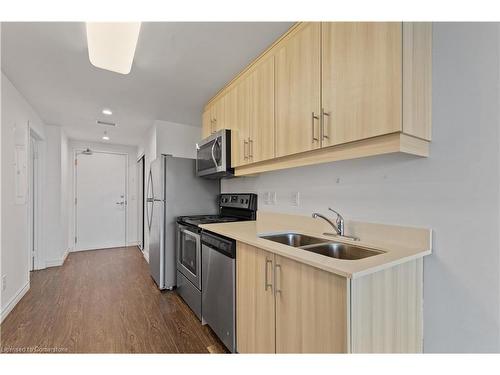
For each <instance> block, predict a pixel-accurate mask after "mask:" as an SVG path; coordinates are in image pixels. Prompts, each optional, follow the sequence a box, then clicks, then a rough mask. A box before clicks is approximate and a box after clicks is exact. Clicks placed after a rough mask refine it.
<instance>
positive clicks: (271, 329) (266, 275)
mask: <svg viewBox="0 0 500 375" xmlns="http://www.w3.org/2000/svg"><path fill="white" fill-rule="evenodd" d="M236 252H237V254H236V296H237V298H236V311H237V315H236V332H237V348H238V352H239V353H274V352H275V351H276V349H275V348H276V343H275V323H274V320H275V309H274V287H273V285H272V277H273V275H272V268H273V265H274V254H271V253H268V252H267V251H264V250H261V249H258V248H256V247H253V246H249V245H246V244H243V243H241V242H238V246H237V249H236Z"/></svg>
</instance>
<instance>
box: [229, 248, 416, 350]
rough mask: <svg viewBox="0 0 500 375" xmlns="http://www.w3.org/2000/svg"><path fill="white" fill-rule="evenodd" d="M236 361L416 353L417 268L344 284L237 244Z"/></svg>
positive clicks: (391, 270)
mask: <svg viewBox="0 0 500 375" xmlns="http://www.w3.org/2000/svg"><path fill="white" fill-rule="evenodd" d="M236 251H237V253H236V280H237V281H236V301H237V303H236V343H237V351H238V352H239V353H351V352H353V353H401V352H402V353H418V352H422V344H423V336H422V332H423V329H422V311H423V310H422V308H423V302H422V300H423V299H422V296H423V294H422V286H423V268H422V264H423V260H422V258H420V259H415V260H412V261H409V262H406V263H403V264H400V265H397V266H394V267H391V268H387V269H384V270H381V271H378V272H375V273H373V274H369V275H367V276H362V277H359V278H356V279H348V278H345V277H342V276H339V275H336V274H333V273H331V272H327V271H323V270H320V269H318V268H316V267H312V266H309V265H307V264H304V263H301V262H297V261H295V260H292V259H289V258H286V257H282V256H278V255H275V254H272V253H270V252H268V251H265V250H262V249H259V248H256V247H253V246H250V245H247V244H244V243H241V242H238V243H237V250H236Z"/></svg>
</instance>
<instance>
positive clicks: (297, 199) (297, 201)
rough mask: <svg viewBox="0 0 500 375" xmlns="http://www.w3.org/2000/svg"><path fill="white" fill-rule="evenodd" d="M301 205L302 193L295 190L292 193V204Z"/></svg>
mask: <svg viewBox="0 0 500 375" xmlns="http://www.w3.org/2000/svg"><path fill="white" fill-rule="evenodd" d="M299 205H300V193H299V192H298V191H295V192H293V193H292V206H296V207H298V206H299Z"/></svg>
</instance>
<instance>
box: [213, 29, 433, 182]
mask: <svg viewBox="0 0 500 375" xmlns="http://www.w3.org/2000/svg"><path fill="white" fill-rule="evenodd" d="M233 90H236V91H235V94H234V95H236V99H235V100H230V98H229V97H227V95H228V94H229V93H230V92H231V91H233ZM234 106H235V107H234ZM233 107H234V108H233ZM431 107H432V25H431V24H430V23H398V22H322V23H318V22H303V23H298V24H296V25H295V26H293V27H292V28H291V29H290V30H289V31H288V32H287V33H286V34H285V35H283V36H282V37H281V38H280V39H279V40H277V41H276V42H275V43H274V44H273V45H272V46H271V47H270V48H268V49H267V50H266V51H265V52H264V53H263V54H262V55H261V56H260V57H258V58H257V59H256V60H255V61H254V62H253V63H252V64H250V66H248V67H247V68H246V69H245V70H244V71H243V72H242V73H240V74H239V75H238V76H237V77H236V78H234V79H233V80H232V81H231V83H230V84H229V85H228V86H227V87H226V88H225V89H224V90H222V91H221V92H220V93H219V94H218V95H217V96H216V97H215V98H214V99H212V100H211V101H210V102H209V103H208V104H207V106H206V111H210V113H211V114H210V118H211V119H212V121H213V125H212V127H213V128H214V129H222V128H230V129H232V130H233V131H234V132H238V134H236V135H235V136H234V138H233V145H232V147H233V148H236V149H237V150H234V151H233V155H234V156H233V158H232V164H233V165H232V166H233V167H235V175H236V176H242V175H252V174H256V173H260V172H267V171H272V170H277V169H284V168H291V167H298V166H304V165H310V164H318V163H325V162H332V161H337V160H345V159H353V158H359V157H367V156H373V155H382V154H390V153H405V154H411V155H416V156H423V157H426V156H428V155H429V142H430V140H431V121H432V113H431ZM234 110H235V116H236V119H237V120H236V121H235V122H233V121H232V120H229V118H224V114H227V113H231V112H232V111H234ZM205 122H206V120H204V123H205ZM212 131H213V130H212ZM204 133H206V130H205V126H204Z"/></svg>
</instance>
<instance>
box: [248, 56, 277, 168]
mask: <svg viewBox="0 0 500 375" xmlns="http://www.w3.org/2000/svg"><path fill="white" fill-rule="evenodd" d="M249 81H250V143H249V159H250V160H249V161H250V162H252V163H253V162H259V161H262V160H267V159H271V158H273V157H274V56H271V57H270V58H267V59H266V60H264V61H262V62H260V63H259V64H258V65H257V67H256V68H255V70H254V71H253V72H252V73H251V74H250V77H249Z"/></svg>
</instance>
